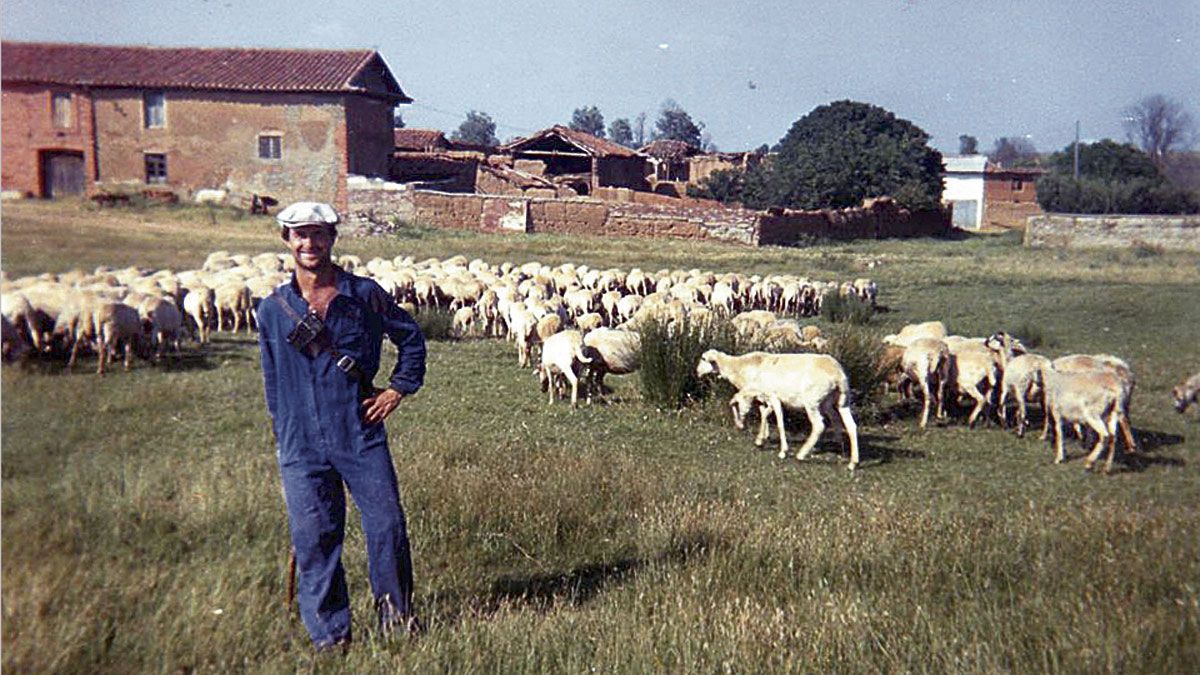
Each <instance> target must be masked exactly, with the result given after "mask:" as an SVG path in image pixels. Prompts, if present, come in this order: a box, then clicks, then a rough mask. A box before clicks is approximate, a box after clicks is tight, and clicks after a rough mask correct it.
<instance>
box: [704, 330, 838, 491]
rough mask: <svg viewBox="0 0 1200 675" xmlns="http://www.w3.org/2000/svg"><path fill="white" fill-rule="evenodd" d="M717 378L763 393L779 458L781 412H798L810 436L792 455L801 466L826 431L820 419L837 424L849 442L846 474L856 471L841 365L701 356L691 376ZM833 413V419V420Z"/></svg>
mask: <svg viewBox="0 0 1200 675" xmlns="http://www.w3.org/2000/svg"><path fill="white" fill-rule="evenodd" d="M710 374H711V375H718V376H720V377H723V378H725V379H726V380H728V381H729V382H730V383H731V384H733V386H735V387H737V388H738V389H739V390H741V389H747V388H748V389H750V390H752V391H758V392H762V393H763V394H764V395H766V396H767V397H768V398H770V401H771V407H772V409H773V411H774V413H775V416H776V422H777V423H778V426H779V446H780V450H779V458H780V459H783V458H784V457H786V456H787V452H788V444H787V433H786V431H785V430H784V428H783V408H784V407H787V408H792V409H803V410H804V411H805V412H806V413H807V414H808V419H809V422H810V423H811V424H812V431H811V432H810V433H809V435H808V438H807V439H806V440H805V441H804V445H803V446H801V448H800V450H799V451H798V452H797V453H796V459H799V460H803V459H805V458H807V457H808V455H809V453H810V452H812V449H813V446H815V445H816V444H817V440H818V439H819V438H820V436H821V432H822V431H824V430H825V422H824V420H823V415H828V416H829V418H830V420H833V421H835V422H836V421H837V420H838V419H839V418H840V422H841V425H842V427H843V428H844V429H845V431H846V435H847V436H849V437H850V466H849V468H850V470H852V471H853V470H854V469H855V468H856V467H857V466H858V425H857V424H855V422H854V416H853V415H852V414H851V412H850V380H849V378H848V377H846V372H845V371H844V370H842V366H841V364H839V363H838V362H837V360H836V359H834V358H833V357H831V356H827V355H824V354H767V353H764V352H751V353H749V354H745V355H743V356H730V355H729V354H725V353H723V352H720V351H717V350H715V349H710V350H708V351H706V352H704V354H703V355H701V357H700V363H698V364H697V365H696V375H698V376H700V377H704V376H705V375H710ZM834 412H836V413H837V416H836V417H835V415H834Z"/></svg>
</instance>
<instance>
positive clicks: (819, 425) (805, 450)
mask: <svg viewBox="0 0 1200 675" xmlns="http://www.w3.org/2000/svg"><path fill="white" fill-rule="evenodd" d="M804 412H806V413H808V421H809V422H811V423H812V431H810V432H809V434H808V438H806V439H805V440H804V445H802V446H800V450H799V451H798V452H797V453H796V459H801V460H802V459H806V458H807V457H808V455H809V453H811V452H812V449H813V447H815V446H816V445H817V440H818V439H820V438H821V432H822V431H825V420H823V419H821V410H820V408H818V407H817V406H815V405H808V406H805V407H804Z"/></svg>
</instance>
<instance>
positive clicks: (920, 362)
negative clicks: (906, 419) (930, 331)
mask: <svg viewBox="0 0 1200 675" xmlns="http://www.w3.org/2000/svg"><path fill="white" fill-rule="evenodd" d="M903 349H904V352H903V354H902V355H901V357H900V368H901V371H902V372H903V374H904V376H905V377H907V378H908V379H909V380H911V381H913V382H916V383H917V384H918V385H920V386H921V397H922V401H923V403H922V409H921V428H922V429H924V428H925V426H926V425H927V424H928V423H929V409H930V407H932V406H935V405H936V407H937V417H938V419H944V418H945V417H946V384H947V383H948V382H949V381H950V350H949V348H947V347H946V343H944V342H942V341H941V340H937V339H934V338H916V339H914V340H912V341H911V342H909V343H908V345H907V346H905V347H903Z"/></svg>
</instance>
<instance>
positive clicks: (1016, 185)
mask: <svg viewBox="0 0 1200 675" xmlns="http://www.w3.org/2000/svg"><path fill="white" fill-rule="evenodd" d="M1024 189H1025V182H1024V181H1022V180H1020V179H1017V180H1014V181H1013V182H1012V191H1013V192H1020V191H1022V190H1024Z"/></svg>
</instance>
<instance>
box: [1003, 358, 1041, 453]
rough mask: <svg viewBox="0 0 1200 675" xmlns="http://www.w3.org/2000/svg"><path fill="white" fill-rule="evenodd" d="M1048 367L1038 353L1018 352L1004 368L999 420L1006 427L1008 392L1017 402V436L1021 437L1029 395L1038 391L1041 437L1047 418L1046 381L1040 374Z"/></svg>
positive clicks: (1023, 431)
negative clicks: (1041, 416) (1040, 409)
mask: <svg viewBox="0 0 1200 675" xmlns="http://www.w3.org/2000/svg"><path fill="white" fill-rule="evenodd" d="M1049 368H1050V359H1048V358H1046V357H1044V356H1041V355H1040V354H1021V355H1019V356H1016V357H1014V358H1013V359H1012V360H1011V361H1009V362H1008V363H1007V364H1006V365H1005V367H1004V374H1003V375H1002V376H1001V381H1000V402H999V403H998V404H997V407H998V408H999V409H1000V421H1001V423H1002V424H1003V425H1004V426H1006V427H1007V426H1008V407H1007V401H1008V397H1009V396H1010V395H1011V396H1012V397H1013V399H1014V400H1015V401H1016V402H1017V436H1020V437H1024V436H1025V426H1026V421H1027V419H1028V417H1027V413H1026V404H1027V402H1028V401H1029V400H1030V397H1032V396H1034V394H1035V393H1036V394H1038V395H1039V398H1040V402H1041V406H1042V415H1043V418H1044V420H1045V421H1044V422H1043V426H1042V438H1045V437H1046V430H1047V428H1048V427H1047V425H1048V424H1049V418H1048V417H1046V383H1045V377H1044V375H1043V373H1045V371H1046V370H1048V369H1049Z"/></svg>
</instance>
